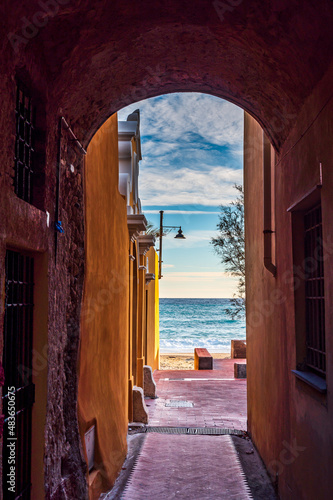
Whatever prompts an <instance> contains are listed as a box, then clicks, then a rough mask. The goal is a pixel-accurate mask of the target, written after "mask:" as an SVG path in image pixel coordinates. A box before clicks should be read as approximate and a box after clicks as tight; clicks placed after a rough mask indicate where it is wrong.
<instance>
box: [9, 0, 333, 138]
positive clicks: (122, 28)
mask: <svg viewBox="0 0 333 500" xmlns="http://www.w3.org/2000/svg"><path fill="white" fill-rule="evenodd" d="M43 5H44V7H43ZM48 9H50V10H49V11H48V12H49V13H48V14H46V15H44V17H43V16H42V14H40V13H41V12H43V10H44V11H45V10H46V11H47V10H48ZM1 10H2V19H3V20H4V21H5V22H4V24H3V27H2V29H1V31H2V36H3V44H2V47H3V52H2V54H3V57H2V59H3V62H4V63H6V64H8V65H10V64H12V65H13V66H16V67H18V68H19V67H21V66H26V68H27V69H28V70H30V71H31V70H32V68H34V71H35V74H36V67H37V66H38V67H39V74H38V79H39V83H40V81H41V80H43V82H44V84H41V83H40V85H41V86H42V87H44V90H45V92H46V89H47V98H48V106H49V107H48V109H49V111H50V112H53V113H54V114H59V113H63V114H64V115H65V116H66V118H67V119H68V120H69V121H70V122H71V124H72V125H74V126H75V130H76V131H77V132H78V134H79V135H80V137H82V138H84V140H85V143H87V142H88V141H89V140H90V138H91V137H92V135H93V134H94V132H95V131H96V130H97V129H98V127H99V126H100V125H101V124H102V123H103V122H104V121H105V120H106V119H107V118H108V116H110V114H112V113H113V112H115V111H117V110H118V109H120V108H122V107H123V106H125V105H127V104H129V103H131V102H134V101H138V100H141V99H144V98H147V97H152V96H155V95H158V94H163V93H168V92H175V91H197V92H207V93H211V94H214V95H217V96H220V97H222V98H226V99H229V100H231V101H232V102H234V103H236V104H238V105H239V106H241V107H243V108H244V109H246V110H247V111H248V112H250V113H251V114H252V115H253V116H255V117H256V118H257V120H258V121H259V122H260V123H261V124H262V125H263V127H264V128H265V129H266V131H267V132H268V134H269V136H270V137H271V139H272V142H273V143H274V145H275V146H276V147H277V148H279V147H280V146H281V144H282V143H283V142H284V140H285V139H286V137H287V135H288V133H289V131H290V129H291V128H292V126H293V123H294V120H295V118H296V116H297V114H298V113H299V111H300V109H301V107H302V104H303V103H304V100H305V99H306V97H307V96H308V95H309V94H310V93H311V91H312V89H313V88H314V86H315V85H316V84H317V83H318V81H319V80H320V79H321V78H322V76H323V75H324V73H325V71H326V69H327V68H328V66H329V63H330V61H331V54H332V49H333V29H332V26H333V2H332V1H331V0H321V1H319V2H313V1H311V0H270V1H268V0H267V1H263V0H223V1H220V2H216V1H215V2H212V1H205V0H169V1H165V0H163V1H161V0H155V1H154V2H152V1H138V0H136V1H133V0H127V1H124V0H121V1H120V0H112V1H110V0H94V1H93V0H90V1H89V0H82V1H80V0H39V1H38V2H37V1H34V0H33V1H30V2H24V5H23V2H18V1H14V2H12V3H9V1H7V2H4V3H3V4H2V6H1ZM37 13H39V14H37ZM51 13H53V14H52V15H51ZM23 19H26V20H28V23H29V22H31V21H33V20H34V19H35V20H36V19H37V20H40V24H42V21H41V20H44V24H45V26H44V27H40V28H38V29H37V32H35V33H34V35H33V36H31V37H30V38H29V39H28V38H25V41H24V42H22V41H19V43H17V44H16V46H15V47H14V48H16V51H15V50H13V47H12V45H13V38H11V37H12V34H16V35H19V36H22V35H23V33H27V31H26V32H23V31H22V27H23V26H24V25H25V24H27V22H26V21H24V20H23ZM32 29H33V28H32ZM35 31H36V30H35ZM8 36H9V37H8ZM10 40H12V43H10ZM221 119H223V117H221Z"/></svg>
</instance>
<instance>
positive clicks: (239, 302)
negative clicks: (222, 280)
mask: <svg viewBox="0 0 333 500" xmlns="http://www.w3.org/2000/svg"><path fill="white" fill-rule="evenodd" d="M234 187H235V189H236V190H237V191H238V193H239V195H238V197H237V198H236V200H235V201H233V202H231V203H230V205H227V206H221V207H220V214H219V222H218V224H217V229H218V232H219V233H218V236H217V237H216V238H212V239H211V244H212V245H213V246H214V250H215V252H216V253H217V254H218V255H219V256H220V257H221V261H222V263H223V264H224V266H225V269H226V271H227V272H229V273H230V274H231V275H232V276H236V277H238V284H237V292H236V293H235V294H234V296H233V298H232V300H231V305H230V307H228V308H227V309H226V313H227V314H228V315H229V316H231V317H232V319H235V318H238V317H241V316H243V315H244V314H245V238H244V191H243V186H241V185H237V184H235V186H234Z"/></svg>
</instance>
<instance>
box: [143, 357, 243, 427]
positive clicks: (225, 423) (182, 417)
mask: <svg viewBox="0 0 333 500" xmlns="http://www.w3.org/2000/svg"><path fill="white" fill-rule="evenodd" d="M216 361H219V363H217V362H216ZM237 361H239V362H244V360H237ZM233 367H234V360H233V359H230V360H229V359H226V360H215V361H214V368H216V369H214V370H177V371H173V370H161V371H157V372H155V373H154V378H155V381H156V383H157V394H158V399H155V400H146V404H147V406H148V405H149V406H148V409H149V425H150V426H181V427H219V428H230V429H239V430H246V421H247V407H246V380H244V379H234V368H233ZM176 401H180V402H181V401H185V402H186V403H187V404H192V405H193V406H189V407H185V408H179V407H176V406H175V405H176V403H175V402H176ZM166 404H168V405H169V404H171V405H172V404H174V406H166Z"/></svg>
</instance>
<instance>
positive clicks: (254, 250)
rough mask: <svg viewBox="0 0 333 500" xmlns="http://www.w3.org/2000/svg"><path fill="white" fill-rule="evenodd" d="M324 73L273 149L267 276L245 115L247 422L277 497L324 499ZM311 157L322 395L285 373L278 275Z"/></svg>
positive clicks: (328, 255)
mask: <svg viewBox="0 0 333 500" xmlns="http://www.w3.org/2000/svg"><path fill="white" fill-rule="evenodd" d="M332 78H333V67H332V68H331V74H328V75H327V76H326V78H325V79H324V80H323V81H322V83H321V84H320V86H319V87H318V88H317V89H316V90H315V91H314V93H313V94H312V96H311V97H310V98H309V99H308V101H307V103H306V105H305V107H304V109H303V111H302V113H301V114H300V115H299V116H298V117H285V119H286V120H290V119H292V120H293V121H294V123H295V126H294V129H293V132H292V134H291V135H290V137H289V138H288V141H287V143H286V144H285V145H284V147H283V150H281V151H280V152H279V154H278V155H277V158H276V160H277V162H278V164H277V165H276V167H275V171H276V173H275V199H276V210H275V216H276V266H277V276H276V278H273V277H272V275H271V274H270V273H269V272H268V271H267V270H266V269H265V268H264V266H263V233H262V231H263V208H262V207H263V176H262V142H261V141H262V131H261V129H260V126H259V125H258V124H257V123H256V122H255V120H254V119H252V118H251V117H250V116H249V115H245V144H244V147H245V156H244V176H245V179H244V185H245V232H246V278H247V279H246V282H247V297H246V301H247V353H248V422H249V431H250V433H251V435H252V438H253V440H254V443H255V444H256V446H257V447H258V450H259V452H260V454H261V456H262V458H263V459H264V462H265V464H266V466H267V467H268V469H269V470H270V471H271V473H272V475H273V479H274V480H276V481H277V484H278V491H279V495H280V497H281V498H282V499H295V498H302V500H313V499H314V498H318V499H319V498H320V499H321V500H326V499H330V498H332V491H333V475H332V464H333V411H332V408H333V393H332V386H333V307H332V301H333V244H332V234H333V227H332V225H333V223H332V221H333V202H332V193H333V169H332V157H333V146H332V144H333V143H332V136H333V121H332V116H333V102H332V101H330V102H329V103H328V104H327V105H326V106H325V102H327V96H329V95H330V93H331V81H332ZM320 110H321V111H320ZM279 126H283V123H280V122H279ZM304 132H305V133H304ZM320 162H321V163H322V168H323V187H322V190H321V193H322V214H323V238H324V241H325V239H326V241H330V244H329V246H328V247H326V249H325V250H324V258H325V264H324V266H325V307H326V318H325V320H326V351H327V387H328V391H327V394H326V395H324V396H323V395H321V394H320V393H319V392H318V391H316V390H315V389H312V388H311V387H310V386H308V385H307V384H305V383H304V382H302V381H300V380H298V379H296V378H295V376H294V374H293V373H292V372H291V370H293V369H295V368H296V339H295V313H294V293H293V289H292V286H291V281H290V274H289V275H286V273H290V272H291V271H292V269H293V254H292V233H291V214H290V213H289V212H287V209H288V207H290V206H291V205H292V204H293V203H295V202H296V201H297V200H299V199H300V198H302V196H304V194H306V193H307V192H308V191H309V190H310V189H311V188H313V187H314V186H315V185H316V184H318V182H319V163H320ZM286 276H289V278H287V277H286ZM274 294H275V295H274ZM295 446H297V448H295ZM290 448H291V449H292V450H293V451H292V452H290ZM275 472H278V475H276V474H275Z"/></svg>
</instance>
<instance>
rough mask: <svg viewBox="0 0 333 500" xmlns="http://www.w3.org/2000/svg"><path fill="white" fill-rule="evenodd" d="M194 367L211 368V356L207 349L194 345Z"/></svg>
mask: <svg viewBox="0 0 333 500" xmlns="http://www.w3.org/2000/svg"><path fill="white" fill-rule="evenodd" d="M194 369H195V370H212V369H213V356H212V355H211V354H209V352H208V351H207V349H203V348H199V347H196V348H195V349H194Z"/></svg>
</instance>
